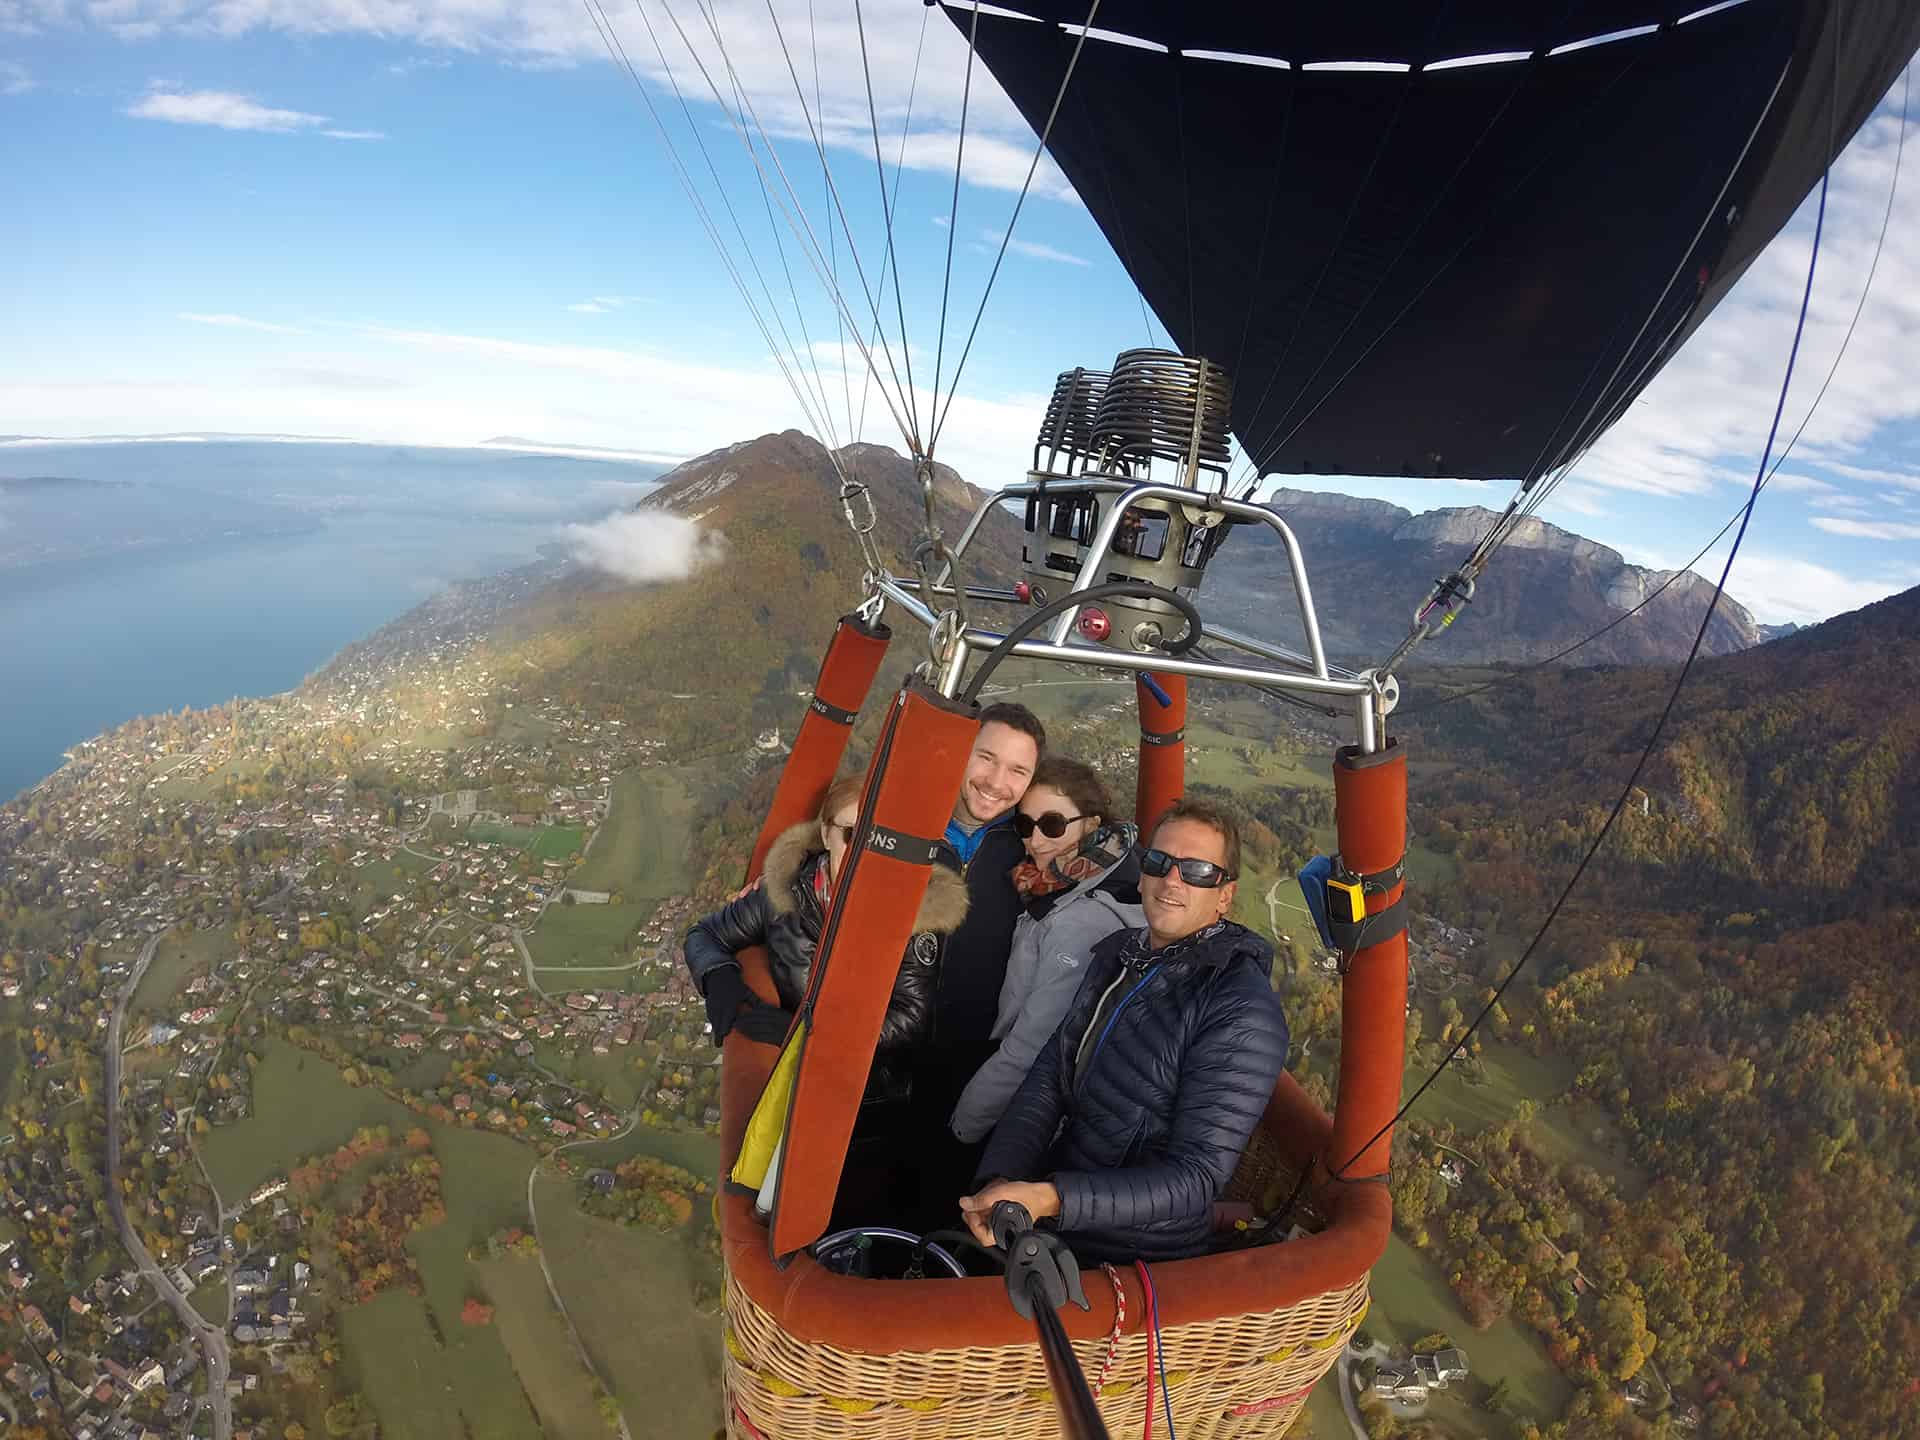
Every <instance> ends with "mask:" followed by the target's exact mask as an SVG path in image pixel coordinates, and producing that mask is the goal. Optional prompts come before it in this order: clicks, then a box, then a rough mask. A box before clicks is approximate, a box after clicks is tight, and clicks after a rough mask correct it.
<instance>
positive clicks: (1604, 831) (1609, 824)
mask: <svg viewBox="0 0 1920 1440" xmlns="http://www.w3.org/2000/svg"><path fill="white" fill-rule="evenodd" d="M1834 13H1835V27H1836V32H1837V29H1838V16H1839V12H1838V9H1837V8H1836V10H1835V12H1834ZM1833 54H1834V68H1835V71H1836V77H1835V78H1836V84H1835V86H1834V108H1835V109H1837V108H1838V105H1839V86H1838V83H1837V80H1838V74H1837V72H1838V69H1839V63H1840V58H1839V45H1838V36H1837V33H1836V37H1835V44H1834V47H1833ZM1835 128H1836V127H1835V121H1834V119H1833V117H1832V115H1831V114H1829V118H1828V132H1827V133H1828V141H1827V166H1826V169H1824V170H1822V171H1821V172H1820V204H1819V209H1818V210H1817V211H1816V212H1815V215H1814V222H1813V245H1812V248H1811V251H1810V253H1809V254H1808V256H1807V280H1806V285H1805V288H1804V289H1803V290H1802V291H1801V293H1800V313H1799V316H1798V318H1797V319H1796V320H1795V321H1794V327H1793V344H1792V346H1791V347H1790V348H1789V350H1788V351H1787V364H1786V372H1785V374H1783V375H1782V376H1781V379H1780V397H1779V399H1778V400H1777V401H1775V403H1774V407H1773V423H1772V425H1771V426H1770V427H1769V428H1768V430H1767V443H1766V445H1765V446H1764V447H1763V448H1762V450H1761V452H1760V463H1759V465H1758V466H1757V467H1756V468H1755V470H1754V475H1753V487H1752V489H1751V491H1750V492H1749V493H1748V495H1747V503H1746V504H1745V505H1744V506H1742V507H1741V512H1740V528H1739V530H1738V531H1736V532H1735V534H1734V537H1733V544H1732V546H1731V547H1730V548H1729V549H1728V551H1727V561H1726V564H1725V565H1723V566H1722V567H1721V569H1720V579H1719V581H1718V582H1717V583H1716V584H1715V585H1714V589H1713V595H1712V597H1711V598H1710V599H1709V600H1708V601H1707V609H1706V613H1705V614H1703V615H1702V616H1701V617H1700V626H1699V629H1698V630H1696V631H1695V632H1694V636H1693V645H1692V648H1690V649H1689V650H1688V651H1687V658H1686V660H1685V661H1684V662H1683V663H1682V664H1681V666H1680V674H1679V675H1678V676H1677V677H1676V678H1675V679H1674V682H1673V690H1672V692H1671V693H1670V694H1668V696H1667V703H1666V705H1665V707H1664V708H1663V709H1662V710H1661V712H1660V718H1659V719H1658V720H1656V721H1655V722H1654V726H1653V733H1652V734H1651V735H1649V736H1648V737H1647V743H1646V747H1645V748H1644V749H1643V750H1642V751H1641V752H1640V758H1639V760H1637V761H1636V762H1635V763H1634V767H1633V773H1632V774H1631V775H1629V776H1628V777H1627V783H1626V784H1625V785H1623V786H1621V788H1620V797H1619V799H1617V800H1615V801H1614V802H1613V809H1612V810H1610V811H1609V812H1608V813H1607V818H1606V821H1605V823H1603V824H1602V825H1601V826H1600V829H1599V831H1598V832H1597V833H1596V834H1595V835H1594V837H1593V841H1592V843H1591V844H1589V845H1588V846H1587V850H1586V853H1585V854H1584V855H1582V856H1581V857H1580V863H1579V864H1578V865H1576V866H1575V867H1574V871H1573V874H1572V875H1571V876H1570V877H1569V878H1568V880H1567V883H1566V885H1565V886H1564V887H1563V888H1562V889H1561V891H1560V894H1559V897H1558V898H1557V899H1555V900H1554V902H1553V907H1552V909H1550V910H1548V911H1547V916H1546V919H1544V920H1542V921H1541V922H1540V928H1539V929H1538V930H1536V931H1535V932H1534V936H1533V939H1532V940H1530V941H1528V942H1527V948H1526V949H1525V950H1523V951H1522V952H1521V954H1520V958H1519V959H1518V960H1516V961H1514V963H1513V968H1512V969H1510V970H1509V971H1507V973H1506V975H1505V976H1504V977H1502V979H1501V981H1500V983H1499V985H1498V986H1496V987H1495V988H1494V991H1493V994H1492V995H1491V996H1490V997H1489V998H1488V999H1487V1002H1486V1004H1485V1005H1483V1006H1481V1008H1480V1013H1479V1014H1477V1015H1475V1016H1474V1017H1473V1021H1472V1023H1471V1024H1469V1025H1468V1026H1467V1028H1466V1029H1465V1030H1464V1031H1462V1032H1461V1034H1460V1038H1459V1039H1458V1040H1456V1041H1454V1042H1453V1047H1452V1048H1451V1049H1450V1050H1448V1051H1447V1053H1446V1056H1445V1057H1444V1058H1443V1059H1442V1060H1441V1061H1440V1064H1439V1065H1438V1066H1436V1067H1435V1068H1434V1070H1433V1072H1432V1073H1431V1074H1430V1075H1428V1076H1427V1078H1426V1079H1425V1080H1423V1081H1421V1082H1420V1086H1419V1088H1418V1089H1416V1090H1415V1091H1414V1092H1413V1094H1412V1095H1410V1096H1408V1097H1407V1100H1406V1102H1405V1103H1404V1104H1402V1105H1401V1106H1400V1108H1399V1109H1398V1110H1397V1111H1395V1112H1394V1115H1393V1118H1392V1119H1390V1120H1388V1121H1387V1123H1386V1124H1384V1125H1382V1126H1381V1127H1380V1128H1379V1129H1378V1130H1376V1131H1374V1133H1373V1135H1372V1136H1371V1137H1370V1138H1369V1139H1368V1140H1367V1141H1366V1143H1365V1144H1363V1145H1361V1146H1360V1148H1359V1149H1357V1150H1355V1151H1354V1153H1353V1154H1352V1155H1350V1156H1349V1157H1348V1158H1347V1160H1346V1163H1345V1164H1343V1165H1341V1166H1340V1167H1339V1169H1337V1170H1334V1171H1332V1172H1330V1174H1331V1178H1333V1179H1335V1180H1338V1179H1341V1178H1343V1177H1344V1176H1345V1174H1346V1172H1347V1170H1348V1168H1349V1167H1350V1166H1352V1165H1353V1163H1354V1162H1355V1161H1356V1160H1358V1159H1359V1158H1360V1157H1361V1156H1362V1155H1365V1154H1366V1153H1367V1151H1369V1150H1371V1149H1372V1148H1373V1146H1374V1145H1375V1144H1376V1143H1377V1142H1378V1141H1379V1139H1380V1137H1381V1136H1383V1135H1385V1134H1387V1133H1388V1132H1389V1131H1390V1130H1392V1129H1393V1127H1394V1126H1395V1125H1397V1124H1398V1123H1399V1122H1400V1121H1401V1119H1402V1118H1404V1117H1405V1115H1406V1114H1407V1112H1408V1111H1410V1110H1411V1109H1413V1107H1414V1105H1415V1103H1416V1102H1418V1101H1419V1099H1420V1097H1421V1096H1422V1095H1424V1094H1426V1093H1427V1091H1428V1090H1429V1089H1430V1088H1432V1086H1433V1084H1434V1082H1435V1081H1436V1080H1438V1079H1439V1078H1440V1076H1441V1075H1443V1074H1445V1073H1446V1069H1447V1066H1449V1065H1451V1064H1452V1063H1453V1061H1454V1059H1455V1057H1456V1056H1458V1055H1460V1054H1461V1053H1462V1052H1463V1051H1464V1050H1465V1049H1466V1045H1467V1042H1468V1041H1469V1040H1470V1039H1472V1038H1473V1035H1474V1033H1475V1032H1476V1031H1477V1030H1478V1029H1479V1028H1480V1026H1481V1024H1482V1023H1483V1022H1484V1021H1485V1020H1486V1018H1487V1016H1488V1015H1490V1014H1492V1013H1493V1007H1494V1006H1496V1005H1498V1004H1499V1003H1500V997H1501V996H1503V995H1505V994H1506V992H1507V987H1508V986H1510V985H1512V984H1513V982H1514V980H1515V979H1516V978H1517V977H1518V976H1519V974H1520V972H1521V971H1522V970H1523V969H1525V968H1526V965H1527V962H1528V961H1529V960H1530V959H1532V958H1533V952H1534V951H1535V950H1537V949H1538V948H1539V947H1540V942H1541V941H1542V940H1544V939H1546V937H1547V932H1548V931H1549V930H1550V929H1552V928H1553V922H1554V921H1555V920H1556V919H1557V918H1559V915H1560V911H1561V909H1562V908H1563V907H1564V906H1565V905H1566V903H1567V900H1568V899H1569V898H1570V897H1571V896H1572V894H1573V892H1574V889H1575V887H1576V886H1578V885H1579V883H1580V879H1581V877H1582V876H1583V875H1585V874H1586V872H1587V866H1588V865H1590V864H1591V863H1592V862H1593V857H1594V856H1595V855H1597V854H1599V853H1600V847H1601V846H1602V845H1604V844H1605V843H1606V840H1607V836H1608V835H1610V834H1612V833H1613V827H1614V825H1615V824H1616V823H1617V822H1618V821H1619V819H1620V816H1621V814H1622V813H1623V812H1624V811H1625V810H1626V808H1627V801H1628V800H1629V799H1631V798H1632V796H1633V791H1634V788H1635V787H1636V786H1637V785H1638V784H1639V783H1640V776H1641V775H1642V774H1643V773H1644V772H1645V771H1646V768H1647V766H1648V765H1649V764H1650V763H1651V762H1652V760H1653V754H1654V751H1655V750H1657V749H1658V748H1659V745H1660V737H1661V735H1662V734H1664V733H1665V731H1666V728H1667V721H1668V720H1669V719H1671V718H1672V716H1673V711H1674V707H1675V706H1677V705H1678V704H1679V703H1680V695H1681V692H1682V691H1683V690H1685V689H1686V684H1687V677H1688V676H1689V675H1690V674H1692V673H1693V664H1694V661H1695V660H1697V659H1698V658H1699V656H1700V647H1701V645H1702V644H1703V643H1705V641H1706V638H1707V629H1708V627H1709V626H1710V625H1711V624H1712V623H1713V616H1714V612H1715V611H1716V610H1717V609H1718V608H1719V604H1720V599H1721V597H1722V596H1724V595H1725V594H1726V591H1727V577H1728V576H1729V575H1731V574H1732V573H1733V562H1734V560H1735V559H1736V558H1738V556H1739V554H1740V544H1741V542H1742V541H1743V540H1745V539H1746V536H1747V525H1748V523H1749V522H1750V521H1751V520H1752V519H1753V509H1754V506H1755V504H1756V503H1757V502H1758V501H1759V499H1760V490H1761V488H1762V486H1764V485H1765V484H1766V478H1767V462H1768V461H1769V460H1771V459H1772V458H1773V443H1774V441H1775V440H1776V439H1778V438H1779V434H1780V418H1781V416H1782V415H1784V414H1785V413H1786V408H1787V392H1788V390H1789V389H1791V388H1792V385H1793V369H1794V364H1795V362H1796V361H1797V360H1798V359H1799V356H1800V341H1801V339H1802V337H1803V336H1804V335H1805V334H1806V328H1807V311H1808V309H1809V308H1810V307H1811V305H1812V302H1813V279H1814V273H1815V271H1816V270H1817V268H1818V266H1819V261H1820V239H1821V235H1822V233H1823V231H1824V229H1825V227H1826V218H1827V189H1828V185H1829V182H1830V180H1831V178H1832V175H1833V161H1834V153H1833V136H1834V132H1835Z"/></svg>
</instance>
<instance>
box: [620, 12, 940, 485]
mask: <svg viewBox="0 0 1920 1440" xmlns="http://www.w3.org/2000/svg"><path fill="white" fill-rule="evenodd" d="M696 3H698V0H696ZM661 5H662V8H663V9H664V10H665V11H666V14H667V18H668V19H669V20H670V21H672V22H673V27H674V30H675V32H676V33H677V34H678V35H679V37H680V43H681V44H682V45H683V46H685V47H686V50H687V53H688V55H689V56H691V57H692V59H693V62H694V65H695V66H696V67H697V68H698V69H699V71H700V74H701V78H702V79H704V80H705V81H706V82H707V89H708V91H709V93H711V94H712V96H713V99H714V103H715V104H716V105H718V106H719V107H720V110H721V113H722V114H723V115H725V116H726V117H727V120H728V121H729V123H730V124H731V125H732V127H733V130H734V133H735V135H736V136H738V137H739V139H740V142H741V145H742V147H743V148H744V149H746V151H747V152H748V158H749V159H750V160H751V161H752V163H753V166H754V170H755V173H756V174H757V175H758V176H759V177H760V183H761V184H762V185H765V184H766V178H767V177H766V173H765V171H764V170H763V169H762V167H761V165H760V161H759V155H758V154H757V152H755V150H754V148H753V146H752V144H751V142H750V141H749V140H748V137H747V134H746V130H745V127H744V126H743V125H742V124H741V122H740V119H739V117H737V116H735V115H734V114H733V112H732V110H731V109H730V108H729V107H728V105H727V103H726V101H725V99H724V98H723V97H722V96H721V94H720V89H719V86H718V85H717V84H716V83H715V82H714V79H713V76H712V73H711V72H710V71H709V70H708V69H707V66H706V62H705V61H703V60H702V59H701V58H700V55H699V52H698V51H697V50H695V49H694V47H693V44H692V42H691V41H689V40H688V39H687V33H686V29H685V27H683V26H682V25H681V24H680V18H679V16H678V15H677V14H675V13H674V10H673V6H672V4H671V3H669V0H661ZM634 9H635V10H636V11H638V12H639V14H640V18H641V21H642V23H644V24H645V25H646V27H647V32H648V34H649V35H650V36H652V38H653V41H654V48H655V50H656V52H657V53H659V55H660V57H661V64H662V65H663V66H666V64H667V62H666V56H665V51H664V49H663V48H662V47H661V46H660V42H659V36H658V34H657V32H655V31H654V28H653V22H652V21H651V20H650V19H649V18H648V17H647V13H646V10H645V8H644V7H643V6H642V5H641V3H640V0H634ZM722 58H723V59H724V60H726V61H727V64H728V68H729V71H731V67H732V62H731V59H730V58H729V57H727V56H726V53H725V49H724V45H723V47H722ZM675 93H676V94H679V93H680V92H679V86H678V82H677V81H675ZM681 98H682V103H683V105H684V96H683V95H682V96H681ZM748 104H749V110H751V101H749V102H748ZM804 104H805V101H804V98H803V99H802V106H803V108H804ZM689 123H690V124H691V116H690V114H689ZM754 124H755V125H756V126H757V127H758V128H759V129H760V133H761V135H762V138H763V139H764V138H765V135H766V130H765V127H764V126H760V125H759V119H758V117H757V116H755V117H754ZM767 150H768V156H769V158H770V159H771V160H772V161H773V163H774V167H775V170H776V171H777V173H778V174H779V175H780V179H781V181H782V183H783V184H784V185H785V186H786V190H787V194H788V195H789V196H791V197H792V198H793V200H794V203H795V205H796V206H799V205H800V202H799V197H798V194H797V192H795V190H794V188H793V184H792V182H791V181H790V180H789V179H788V178H787V175H786V171H785V168H784V167H783V166H782V165H781V163H780V157H779V153H778V151H776V150H774V149H773V147H772V145H771V142H768V144H767ZM776 198H778V197H776ZM778 203H779V205H780V209H781V212H782V214H783V215H785V216H786V219H787V224H788V226H789V227H790V228H791V229H792V230H793V231H794V235H795V238H796V239H801V240H802V249H803V251H807V254H808V260H809V263H811V264H812V265H813V268H814V274H815V276H816V278H818V279H819V280H820V282H821V283H822V284H823V285H825V286H827V288H828V290H829V292H830V295H831V298H832V299H833V300H834V301H835V303H836V304H838V305H839V306H840V308H842V309H845V308H846V301H845V297H844V295H842V294H841V292H840V290H839V288H838V286H836V285H833V284H832V283H831V282H830V281H829V280H828V277H827V276H826V275H825V274H824V273H822V269H821V252H820V247H819V240H818V237H816V236H815V235H814V234H813V228H812V225H811V223H810V222H809V221H808V220H807V217H806V212H805V207H804V206H800V215H799V220H798V223H796V221H795V217H794V213H793V211H792V210H791V209H789V207H788V205H787V202H786V200H784V199H780V200H779V202H778ZM802 226H804V227H805V231H806V233H805V236H804V237H803V236H802V235H801V227H802ZM809 240H810V241H812V248H811V250H808V249H807V245H806V243H805V242H806V241H809ZM854 258H855V262H856V265H857V263H858V256H857V255H856V256H855V257H854ZM863 279H864V277H863ZM869 297H870V292H869ZM858 338H859V337H858V335H856V336H855V340H856V343H857V342H858ZM866 358H867V363H868V364H869V365H872V364H873V360H872V357H871V355H870V354H869V355H867V357H866ZM883 398H885V397H884V387H883ZM889 407H890V408H891V401H889ZM895 419H896V422H898V423H900V424H901V428H902V430H903V431H904V429H905V424H904V421H901V420H900V417H899V415H898V412H897V411H896V412H895ZM823 428H824V427H823ZM836 463H837V462H836Z"/></svg>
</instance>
